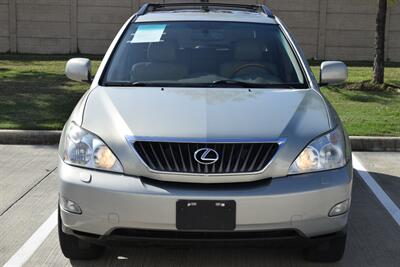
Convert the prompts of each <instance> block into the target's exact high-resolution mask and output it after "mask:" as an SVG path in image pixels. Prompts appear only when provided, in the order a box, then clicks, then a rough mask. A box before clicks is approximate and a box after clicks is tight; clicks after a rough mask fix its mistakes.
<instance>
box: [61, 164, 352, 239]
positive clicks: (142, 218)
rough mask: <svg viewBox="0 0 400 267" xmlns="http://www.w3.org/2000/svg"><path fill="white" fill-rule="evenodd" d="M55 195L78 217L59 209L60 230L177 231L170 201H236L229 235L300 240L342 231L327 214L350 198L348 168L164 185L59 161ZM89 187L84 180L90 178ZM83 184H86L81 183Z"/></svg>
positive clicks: (340, 219)
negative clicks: (282, 234)
mask: <svg viewBox="0 0 400 267" xmlns="http://www.w3.org/2000/svg"><path fill="white" fill-rule="evenodd" d="M58 174H59V178H60V195H61V196H63V197H65V198H67V199H70V200H72V201H74V202H75V203H77V204H78V205H79V206H80V208H81V209H82V214H73V213H69V212H66V211H64V210H62V209H61V212H60V215H61V219H62V222H63V227H64V229H69V230H70V231H75V232H77V233H86V234H93V235H96V236H107V235H110V233H113V232H115V231H117V230H119V229H136V230H155V231H157V230H160V231H177V229H176V223H175V221H176V219H175V216H176V211H175V209H176V201H177V200H179V199H189V200H190V199H197V200H201V199H205V200H206V199H209V200H235V201H236V228H235V231H234V232H254V231H275V230H287V229H289V230H293V231H295V232H296V233H298V234H299V235H300V236H303V237H307V238H310V237H315V236H321V235H327V234H331V233H335V232H339V231H341V230H343V229H344V228H345V226H346V224H347V219H348V213H345V214H343V215H339V216H336V217H329V216H328V213H329V211H330V209H331V208H332V207H333V206H334V205H335V204H337V203H340V202H342V201H344V200H346V199H350V198H351V187H352V167H351V164H348V165H347V166H346V167H344V168H341V169H336V170H331V171H325V172H318V173H309V174H302V175H295V176H288V177H282V178H274V179H266V180H263V181H259V182H252V183H242V184H212V185H210V184H208V185H207V184H201V185H199V184H182V183H167V182H159V181H154V180H148V179H141V178H137V177H131V176H125V175H121V174H113V173H107V172H101V171H95V170H88V169H82V168H77V167H73V166H70V165H67V164H65V163H63V162H62V161H61V160H60V161H59V168H58ZM90 177H91V179H90V182H88V181H87V180H89V179H88V178H90ZM82 180H86V182H84V181H82Z"/></svg>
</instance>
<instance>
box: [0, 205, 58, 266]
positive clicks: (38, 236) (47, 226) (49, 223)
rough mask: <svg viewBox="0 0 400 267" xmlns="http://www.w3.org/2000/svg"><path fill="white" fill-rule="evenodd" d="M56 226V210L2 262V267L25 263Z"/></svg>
mask: <svg viewBox="0 0 400 267" xmlns="http://www.w3.org/2000/svg"><path fill="white" fill-rule="evenodd" d="M56 226H57V210H55V211H54V212H53V213H52V214H51V215H50V217H49V218H48V219H47V220H46V221H45V222H44V223H43V224H42V225H41V226H40V227H39V228H38V229H37V230H36V232H34V233H33V235H32V236H31V237H30V238H29V239H28V240H27V241H26V242H25V244H23V245H22V247H21V248H20V249H19V250H18V251H17V252H16V253H15V254H14V255H13V256H12V257H11V258H10V259H9V260H8V261H7V262H6V264H4V267H20V266H22V265H24V263H26V262H27V261H28V260H29V258H30V257H31V256H32V255H33V253H35V251H36V250H37V249H38V248H39V247H40V245H41V244H42V243H43V242H44V241H45V240H46V238H47V237H48V236H49V234H50V233H51V231H52V230H53V229H54V228H55V227H56Z"/></svg>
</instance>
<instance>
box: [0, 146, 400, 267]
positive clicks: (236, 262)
mask: <svg viewBox="0 0 400 267" xmlns="http://www.w3.org/2000/svg"><path fill="white" fill-rule="evenodd" d="M56 153H57V150H56V147H53V146H6V145H0V196H1V202H0V210H1V213H0V214H2V215H0V266H2V265H3V264H5V263H6V262H7V261H8V260H9V259H10V258H11V257H12V256H13V255H14V254H15V253H16V252H17V251H18V249H19V248H20V247H21V246H22V245H23V244H24V243H25V242H26V241H27V240H28V239H29V238H30V237H31V236H32V234H33V233H34V232H35V231H36V230H37V229H38V228H39V227H40V226H41V225H42V224H43V222H45V221H46V219H47V218H48V217H49V216H50V215H51V214H52V213H53V212H54V210H55V209H56V208H57V177H56V172H55V171H54V169H55V168H56V159H57V155H56ZM355 155H356V157H357V158H358V159H359V160H360V161H361V162H362V164H363V165H364V166H365V167H366V169H367V170H368V171H369V172H370V174H371V175H372V176H373V178H374V179H375V180H376V181H377V183H378V184H379V185H380V186H381V187H382V189H383V190H384V191H385V192H386V193H387V194H388V196H389V197H390V198H391V199H392V200H393V202H395V203H396V205H397V206H399V205H400V166H399V165H398V162H400V153H360V152H359V153H355ZM348 231H349V235H348V243H347V249H346V253H345V256H344V259H343V260H342V261H341V262H339V263H337V264H332V265H328V266H399V265H400V253H399V252H400V242H399V240H400V226H399V225H398V224H397V223H396V222H395V221H394V220H393V218H392V217H391V215H390V214H389V213H388V211H387V210H385V208H384V207H383V206H382V204H381V203H380V202H379V201H378V199H377V197H376V196H375V195H374V194H373V193H372V191H371V190H370V188H368V187H367V185H366V184H365V183H364V182H363V180H362V179H361V178H360V176H359V175H358V174H357V172H355V180H354V191H353V199H352V208H351V213H350V224H349V229H348ZM106 265H107V266H267V265H270V266H276V265H279V266H308V265H310V264H309V263H308V262H305V261H304V260H303V258H302V255H301V251H300V250H297V249H291V248H280V249H268V248H250V247H243V248H190V247H188V248H156V247H155V248H123V247H115V248H110V249H108V250H107V252H106V254H105V255H104V256H103V257H102V258H100V259H98V260H96V261H89V262H85V261H69V260H68V259H66V258H64V256H63V255H62V253H61V250H60V248H59V245H58V236H57V231H56V229H53V230H52V231H51V233H50V235H49V236H48V237H47V238H46V239H45V241H44V242H43V243H42V244H41V245H40V246H39V247H38V248H37V249H36V250H35V251H34V253H33V255H32V256H31V257H30V258H29V260H28V261H27V262H26V263H25V266H106ZM315 265H316V266H318V265H317V264H315Z"/></svg>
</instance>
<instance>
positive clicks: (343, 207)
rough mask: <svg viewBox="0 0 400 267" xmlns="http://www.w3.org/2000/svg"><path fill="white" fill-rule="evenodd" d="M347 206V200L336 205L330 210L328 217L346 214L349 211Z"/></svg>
mask: <svg viewBox="0 0 400 267" xmlns="http://www.w3.org/2000/svg"><path fill="white" fill-rule="evenodd" d="M349 204H350V202H349V200H345V201H343V202H340V203H339V204H336V205H335V206H333V207H332V208H331V211H330V212H329V217H333V216H338V215H341V214H343V213H346V212H347V210H348V209H349Z"/></svg>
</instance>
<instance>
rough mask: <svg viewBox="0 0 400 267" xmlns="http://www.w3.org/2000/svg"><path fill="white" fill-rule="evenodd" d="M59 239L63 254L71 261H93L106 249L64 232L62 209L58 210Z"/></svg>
mask: <svg viewBox="0 0 400 267" xmlns="http://www.w3.org/2000/svg"><path fill="white" fill-rule="evenodd" d="M58 239H59V241H60V247H61V251H62V253H63V254H64V256H65V257H67V258H69V259H71V260H93V259H97V258H99V257H101V256H102V255H103V254H104V250H105V248H104V247H101V246H97V245H94V244H90V243H88V242H85V241H83V240H81V239H79V238H77V237H75V236H73V235H68V234H66V233H64V232H63V230H62V221H61V216H60V208H58Z"/></svg>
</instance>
